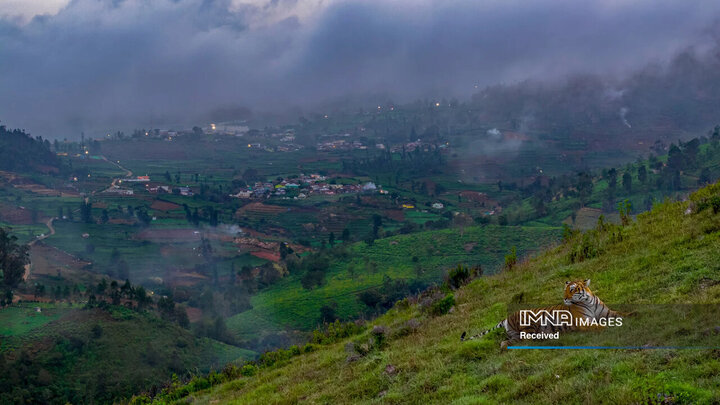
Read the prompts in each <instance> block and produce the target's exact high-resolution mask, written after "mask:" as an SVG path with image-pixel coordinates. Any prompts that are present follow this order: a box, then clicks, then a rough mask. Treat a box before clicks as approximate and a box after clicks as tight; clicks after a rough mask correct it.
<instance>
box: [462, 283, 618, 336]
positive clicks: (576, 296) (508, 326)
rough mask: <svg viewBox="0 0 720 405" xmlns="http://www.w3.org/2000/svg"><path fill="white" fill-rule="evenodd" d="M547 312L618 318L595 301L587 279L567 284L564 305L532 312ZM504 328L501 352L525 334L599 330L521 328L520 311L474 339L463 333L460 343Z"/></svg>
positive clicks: (545, 327) (538, 324)
mask: <svg viewBox="0 0 720 405" xmlns="http://www.w3.org/2000/svg"><path fill="white" fill-rule="evenodd" d="M541 310H546V311H548V312H552V311H555V310H566V311H570V313H571V314H572V317H573V319H575V318H586V319H596V320H597V319H601V318H616V317H621V315H620V314H619V313H618V312H615V311H613V310H611V309H610V308H608V306H607V305H605V303H604V302H602V300H601V299H600V298H598V297H597V296H596V295H595V294H593V292H592V291H591V290H590V279H587V280H578V281H574V282H570V281H566V282H565V290H564V294H563V303H562V304H559V305H554V306H550V307H544V308H534V309H533V311H534V312H538V311H541ZM499 328H504V329H505V332H506V334H507V336H508V339H507V340H504V341H503V342H502V343H501V344H500V348H501V349H503V350H504V349H506V348H507V346H508V345H509V344H511V343H515V342H518V341H519V340H520V332H525V333H541V332H544V333H555V332H558V331H559V332H565V331H568V330H588V329H593V328H598V326H576V325H575V324H574V323H572V324H571V325H559V326H556V325H551V324H550V323H547V324H545V325H544V326H543V325H541V324H540V323H539V322H534V323H533V324H531V325H529V326H521V325H520V311H517V312H514V313H512V314H510V316H508V317H507V318H505V319H503V320H502V321H500V322H499V323H498V324H497V325H495V326H493V327H492V328H490V329H488V330H486V331H483V332H480V333H478V334H477V335H473V336H470V337H467V338H466V336H467V332H463V333H462V335H461V336H460V341H465V340H473V339H477V338H480V337H483V336H485V335H487V334H488V333H490V332H492V331H494V330H496V329H499Z"/></svg>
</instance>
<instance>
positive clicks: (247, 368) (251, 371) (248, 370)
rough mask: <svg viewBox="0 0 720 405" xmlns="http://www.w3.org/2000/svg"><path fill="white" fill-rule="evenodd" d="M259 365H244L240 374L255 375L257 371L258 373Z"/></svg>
mask: <svg viewBox="0 0 720 405" xmlns="http://www.w3.org/2000/svg"><path fill="white" fill-rule="evenodd" d="M257 371H258V367H257V366H256V365H254V364H246V365H244V366H243V367H242V369H241V370H240V374H241V375H243V376H245V377H251V376H254V375H255V373H257Z"/></svg>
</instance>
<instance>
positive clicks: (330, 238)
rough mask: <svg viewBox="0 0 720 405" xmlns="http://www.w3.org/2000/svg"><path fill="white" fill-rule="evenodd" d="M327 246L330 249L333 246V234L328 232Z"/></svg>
mask: <svg viewBox="0 0 720 405" xmlns="http://www.w3.org/2000/svg"><path fill="white" fill-rule="evenodd" d="M328 245H330V247H331V248H332V247H333V246H335V233H334V232H330V235H329V236H328Z"/></svg>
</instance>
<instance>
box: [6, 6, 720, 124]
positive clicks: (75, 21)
mask: <svg viewBox="0 0 720 405" xmlns="http://www.w3.org/2000/svg"><path fill="white" fill-rule="evenodd" d="M718 17H720V2H718V1H714V0H713V1H705V0H687V1H669V0H637V1H621V0H592V1H591V0H473V1H470V0H468V1H466V0H0V120H2V121H3V123H5V124H7V125H9V126H11V127H21V128H26V129H29V130H31V131H33V132H34V133H35V134H38V135H43V136H48V137H54V136H58V137H62V136H70V135H72V134H74V133H77V132H79V131H81V130H85V131H89V132H92V131H104V130H112V129H115V128H123V129H126V128H132V127H147V126H156V127H157V126H163V125H170V124H173V123H175V124H187V123H190V122H195V121H198V123H200V124H204V122H202V120H204V119H207V117H208V113H209V112H212V111H213V110H215V109H221V108H232V107H238V106H245V107H249V108H251V109H253V110H255V111H270V110H278V111H279V110H281V109H286V108H291V107H297V106H300V107H301V108H304V109H306V110H312V108H313V105H315V103H319V102H325V101H327V100H332V99H335V98H339V97H344V96H349V95H350V96H362V95H367V94H381V93H383V94H388V95H389V96H391V97H393V99H395V100H400V101H401V100H409V99H412V98H414V97H436V96H437V97H451V96H457V97H460V98H462V97H467V96H469V95H470V94H471V93H472V92H473V91H474V90H475V86H476V85H477V86H481V87H482V86H485V85H489V84H495V83H501V82H504V83H508V82H514V81H518V80H523V79H526V78H534V79H557V78H560V77H562V76H563V75H566V74H569V73H573V72H591V73H600V74H610V75H622V74H623V73H625V72H628V71H630V70H632V69H637V68H639V67H642V66H644V65H646V64H648V63H657V62H660V63H662V62H663V61H665V60H667V59H668V58H670V57H671V56H672V55H674V54H675V53H677V52H678V51H679V50H682V49H685V48H687V47H689V46H693V47H696V48H698V49H702V48H703V47H706V48H707V47H709V46H710V45H711V44H712V41H713V40H714V38H715V34H716V33H717V32H716V31H713V29H712V27H713V25H714V23H717V22H718Z"/></svg>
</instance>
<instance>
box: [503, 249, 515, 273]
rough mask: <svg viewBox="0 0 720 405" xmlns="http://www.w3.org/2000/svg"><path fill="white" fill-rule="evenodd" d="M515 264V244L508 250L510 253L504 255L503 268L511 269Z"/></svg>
mask: <svg viewBox="0 0 720 405" xmlns="http://www.w3.org/2000/svg"><path fill="white" fill-rule="evenodd" d="M516 264H517V249H516V248H515V246H513V247H512V250H510V254H507V255H505V270H512V268H513V267H515V265H516Z"/></svg>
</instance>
